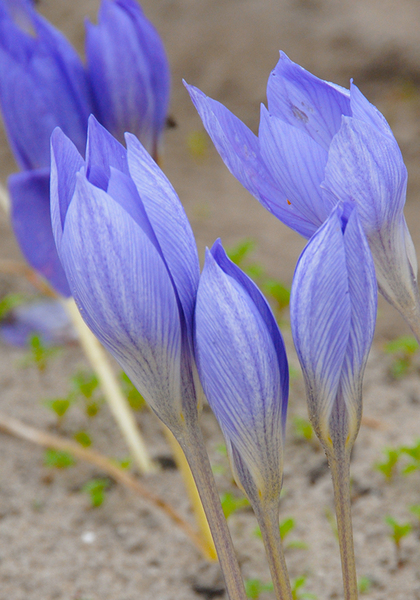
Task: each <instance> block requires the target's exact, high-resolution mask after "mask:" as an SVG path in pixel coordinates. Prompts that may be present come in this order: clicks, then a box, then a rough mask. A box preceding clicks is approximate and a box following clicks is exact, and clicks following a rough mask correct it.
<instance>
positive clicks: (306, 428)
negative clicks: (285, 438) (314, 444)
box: [292, 415, 314, 442]
mask: <svg viewBox="0 0 420 600" xmlns="http://www.w3.org/2000/svg"><path fill="white" fill-rule="evenodd" d="M292 427H293V435H294V437H295V438H296V439H298V440H306V441H307V442H310V441H312V440H313V437H314V430H313V429H312V425H311V423H310V421H309V420H308V419H304V418H303V417H299V416H297V415H295V416H294V417H292Z"/></svg>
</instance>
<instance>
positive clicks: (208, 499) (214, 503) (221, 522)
mask: <svg viewBox="0 0 420 600" xmlns="http://www.w3.org/2000/svg"><path fill="white" fill-rule="evenodd" d="M178 441H179V443H180V446H181V448H182V449H183V451H184V453H185V456H186V458H187V461H188V464H189V465H190V468H191V472H192V474H193V477H194V480H195V483H196V485H197V489H198V493H199V494H200V497H201V502H202V503H203V508H204V511H205V513H206V515H207V520H208V523H209V525H210V530H211V533H212V536H213V540H214V544H215V546H216V550H217V556H218V559H219V563H220V567H221V569H222V573H223V576H224V578H225V584H226V589H227V593H228V596H229V599H230V600H246V593H245V587H244V583H243V580H242V575H241V572H240V569H239V564H238V559H237V558H236V554H235V549H234V547H233V543H232V538H231V536H230V532H229V529H228V526H227V522H226V519H225V516H224V514H223V511H222V506H221V504H220V499H219V495H218V493H217V489H216V483H215V481H214V477H213V472H212V470H211V466H210V461H209V458H208V455H207V451H206V448H205V445H204V440H203V435H202V433H201V430H200V428H199V426H198V423H195V424H194V423H192V424H191V423H190V424H189V426H188V428H187V429H186V431H185V434H184V437H183V438H181V437H180V439H178Z"/></svg>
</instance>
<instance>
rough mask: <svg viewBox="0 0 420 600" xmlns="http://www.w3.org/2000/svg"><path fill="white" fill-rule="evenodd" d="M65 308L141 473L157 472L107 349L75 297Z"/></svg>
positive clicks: (67, 302) (66, 303)
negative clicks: (85, 320)
mask: <svg viewBox="0 0 420 600" xmlns="http://www.w3.org/2000/svg"><path fill="white" fill-rule="evenodd" d="M64 306H65V307H66V310H67V312H68V314H69V315H70V317H71V320H72V322H73V325H74V327H75V328H76V331H77V333H78V336H79V341H80V344H81V346H82V348H83V350H84V352H85V354H86V357H87V358H88V360H89V362H90V364H91V366H92V368H93V370H94V371H95V373H96V375H97V376H98V380H99V385H100V387H101V390H102V393H103V394H104V396H105V399H106V401H107V402H108V406H109V408H110V410H111V413H112V415H113V417H114V419H115V420H116V422H117V424H118V426H119V428H120V430H121V432H122V434H123V436H124V439H125V441H126V442H127V445H128V447H129V449H130V452H131V454H132V457H133V459H134V461H135V463H136V465H137V468H138V469H139V470H140V472H141V473H148V472H150V471H153V470H154V465H153V463H152V461H151V459H150V457H149V453H148V451H147V448H146V446H145V444H144V442H143V439H142V437H141V435H140V432H139V430H138V427H137V424H136V421H135V419H134V416H133V413H132V411H131V408H130V405H129V404H128V401H127V398H125V396H124V395H123V393H122V392H121V388H120V386H119V384H118V381H117V379H116V377H115V374H114V372H113V370H112V367H111V364H110V362H109V360H108V357H107V355H106V352H105V350H104V349H103V347H102V345H101V344H100V343H99V341H98V340H97V339H96V337H95V336H94V335H93V333H92V332H91V331H90V329H89V328H88V327H87V325H86V324H85V322H84V321H83V319H82V317H81V315H80V313H79V310H78V308H77V306H76V303H75V302H74V300H73V299H72V298H71V299H68V300H64Z"/></svg>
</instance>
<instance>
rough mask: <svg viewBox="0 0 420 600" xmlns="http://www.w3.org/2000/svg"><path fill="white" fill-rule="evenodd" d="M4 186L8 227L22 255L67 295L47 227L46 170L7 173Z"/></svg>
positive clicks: (48, 214)
mask: <svg viewBox="0 0 420 600" xmlns="http://www.w3.org/2000/svg"><path fill="white" fill-rule="evenodd" d="M8 187H9V193H10V201H11V220H12V227H13V231H14V233H15V235H16V239H17V241H18V243H19V246H20V249H21V250H22V253H23V255H24V256H25V258H26V260H27V261H28V263H29V264H30V265H31V267H33V268H34V269H35V270H36V271H38V272H39V273H41V275H42V276H43V277H45V279H47V281H48V282H49V283H50V284H51V285H52V286H53V288H54V289H55V290H57V292H59V293H60V294H62V295H63V296H70V289H69V286H68V283H67V278H66V275H65V273H64V271H63V267H62V266H61V263H60V259H59V258H58V254H57V249H56V246H55V242H54V237H53V232H52V227H51V215H50V176H49V171H48V169H40V170H38V171H25V172H22V173H16V174H14V175H11V176H10V177H9V180H8Z"/></svg>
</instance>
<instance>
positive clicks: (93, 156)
mask: <svg viewBox="0 0 420 600" xmlns="http://www.w3.org/2000/svg"><path fill="white" fill-rule="evenodd" d="M111 167H114V168H115V169H118V170H119V171H122V173H125V174H126V175H128V163H127V150H126V149H125V148H124V146H123V145H122V144H120V143H119V142H118V141H117V140H116V139H115V138H114V137H113V136H112V135H111V134H110V133H109V132H108V131H107V130H106V129H105V127H103V126H102V125H101V124H100V123H98V121H97V120H96V119H95V117H94V116H93V115H91V116H90V117H89V125H88V132H87V145H86V176H87V178H88V180H89V181H90V183H93V185H95V186H96V187H99V188H101V189H102V190H106V189H107V187H108V180H109V177H110V175H111V172H110V168H111Z"/></svg>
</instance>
